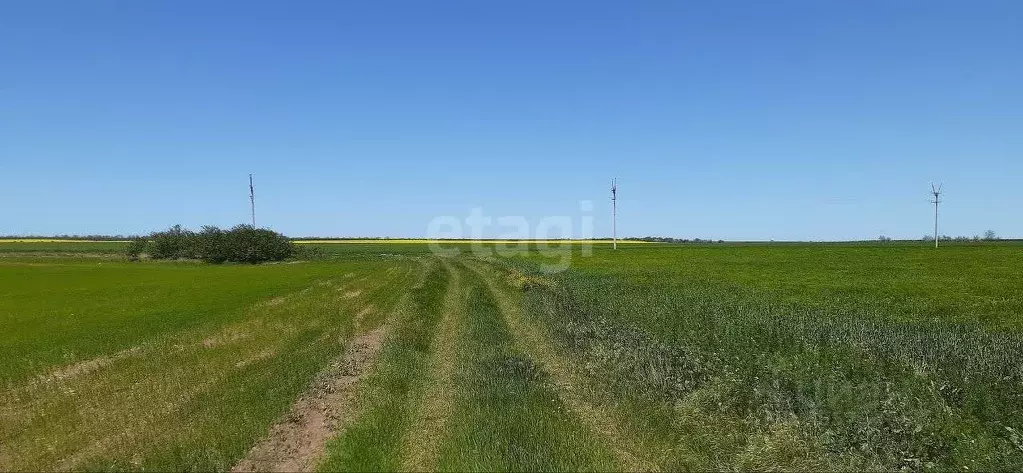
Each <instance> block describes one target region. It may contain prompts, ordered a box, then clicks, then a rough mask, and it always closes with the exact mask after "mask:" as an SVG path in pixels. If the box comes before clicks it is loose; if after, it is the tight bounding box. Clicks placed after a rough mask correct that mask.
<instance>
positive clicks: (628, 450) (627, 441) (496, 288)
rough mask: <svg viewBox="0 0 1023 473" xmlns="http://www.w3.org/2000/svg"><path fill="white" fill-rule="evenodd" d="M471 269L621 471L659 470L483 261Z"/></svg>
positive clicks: (519, 345)
mask: <svg viewBox="0 0 1023 473" xmlns="http://www.w3.org/2000/svg"><path fill="white" fill-rule="evenodd" d="M484 265H487V266H484ZM470 267H471V269H472V271H473V272H474V273H475V274H476V275H478V276H479V277H480V279H482V280H483V281H484V282H485V283H486V286H487V288H488V289H489V290H490V292H491V294H492V295H493V296H494V300H495V301H497V304H498V307H499V308H500V310H501V313H502V315H503V317H504V320H505V323H506V324H507V325H508V329H509V331H510V332H511V333H512V337H513V338H514V339H515V346H516V347H517V348H518V349H519V350H520V351H521V352H522V353H524V354H526V355H527V356H529V357H530V358H532V359H533V361H534V362H535V363H537V364H538V365H540V366H542V367H543V368H544V370H545V371H547V373H549V374H550V375H551V376H552V377H553V378H554V380H555V385H556V387H557V392H558V394H559V395H560V397H561V399H562V400H563V401H564V402H565V405H566V406H568V408H569V409H570V410H571V411H572V412H573V413H574V414H575V415H576V416H577V417H578V418H579V419H580V421H582V423H583V425H585V426H586V427H587V428H588V429H589V430H591V431H592V432H594V433H596V434H597V435H598V436H599V437H601V438H603V439H605V442H606V443H607V445H608V446H609V447H611V451H613V452H614V453H615V455H616V457H617V460H618V462H619V464H620V466H621V468H622V469H623V470H624V471H633V472H635V471H656V470H659V467H658V466H657V465H656V463H654V462H652V461H650V460H648V459H646V458H644V457H643V456H641V455H639V454H638V453H637V452H641V451H643V448H642V446H641V445H640V444H639V443H638V442H637V439H636V437H635V435H634V434H633V433H632V432H628V431H626V429H625V428H624V427H623V426H622V425H621V424H620V423H619V422H618V421H617V420H616V419H615V418H614V415H613V414H612V413H610V412H607V411H606V410H605V409H602V408H601V407H599V406H596V405H594V404H593V403H591V402H589V401H588V400H587V399H586V395H585V392H584V390H585V388H583V386H585V381H584V380H583V379H582V378H581V377H580V376H579V375H577V374H576V373H575V371H574V369H573V368H572V366H573V365H574V364H575V362H573V361H572V360H570V359H569V358H567V357H564V356H562V355H560V354H558V353H557V352H556V351H555V350H554V348H553V347H554V341H553V340H551V339H550V337H549V336H548V335H547V334H546V332H544V331H543V329H541V328H540V327H537V326H536V325H534V324H531V323H529V322H528V321H526V320H524V319H523V317H522V312H521V310H520V309H519V306H518V304H517V303H516V301H514V300H513V298H512V296H511V295H510V294H509V292H508V288H507V287H506V288H503V289H502V287H501V285H503V282H501V281H500V280H499V278H498V277H497V276H494V275H493V274H492V271H493V269H491V267H490V266H489V265H488V264H487V263H483V262H474V263H472V264H471V265H470ZM488 273H489V274H488Z"/></svg>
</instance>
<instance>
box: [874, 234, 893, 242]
mask: <svg viewBox="0 0 1023 473" xmlns="http://www.w3.org/2000/svg"><path fill="white" fill-rule="evenodd" d="M877 241H879V242H881V243H888V242H890V241H892V237H889V236H884V235H881V236H879V237H877Z"/></svg>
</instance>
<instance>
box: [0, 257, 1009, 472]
mask: <svg viewBox="0 0 1023 473" xmlns="http://www.w3.org/2000/svg"><path fill="white" fill-rule="evenodd" d="M123 245H124V244H123V243H116V242H115V243H104V242H83V243H66V242H33V243H15V242H0V360H2V361H3V363H2V364H0V389H2V390H3V394H2V396H0V470H4V471H8V470H16V471H38V470H143V469H144V470H161V471H163V470H207V471H208V470H231V469H236V470H239V471H241V470H314V469H318V470H324V471H335V470H346V471H367V470H403V471H423V470H449V471H495V470H500V471H510V470H516V471H520V470H530V471H536V470H564V471H579V470H591V471H608V470H629V471H641V470H642V471H651V470H672V471H674V470H801V471H805V470H821V469H829V470H843V471H848V470H889V471H891V470H946V471H947V470H958V471H973V470H982V471H991V470H1002V471H1019V470H1020V469H1023V432H1021V429H1023V363H1021V361H1020V360H1023V284H1020V282H1019V281H1020V274H1023V245H1021V244H1019V243H1005V242H1003V243H997V244H995V243H992V244H973V243H971V244H958V245H953V244H950V245H947V246H945V247H942V248H940V249H938V250H935V249H934V248H930V247H927V246H925V245H924V244H922V243H921V244H914V243H897V244H868V243H858V244H776V245H770V244H706V245H665V244H642V245H640V244H636V245H622V246H620V247H619V249H618V250H617V251H612V250H611V249H610V246H609V245H608V244H607V243H599V244H596V245H594V248H593V249H592V254H586V253H584V252H583V251H582V247H580V246H578V245H574V246H573V245H556V246H557V247H560V248H561V249H562V250H564V249H568V250H569V253H565V252H564V251H560V250H557V249H555V250H549V251H539V250H537V249H536V248H533V245H529V244H522V245H519V246H520V247H519V248H517V249H518V250H528V251H505V252H503V253H501V254H496V253H494V254H491V253H493V252H490V251H476V252H474V251H473V247H472V245H470V244H468V243H445V244H444V245H445V246H444V247H445V248H446V249H457V250H459V251H458V254H448V255H445V256H439V255H436V254H434V253H432V252H431V248H430V247H429V245H425V244H412V243H396V242H391V243H386V242H359V243H346V244H335V243H309V244H303V245H301V246H303V247H305V248H306V249H305V250H303V252H302V253H301V254H302V255H303V256H302V258H303V259H301V260H298V261H289V262H286V263H282V264H266V265H258V266H250V265H233V264H226V265H207V264H202V263H197V262H190V261H179V262H156V261H142V262H130V261H127V260H126V259H124V258H123V257H121V256H119V253H120V252H121V251H122V250H123V248H124V246H123ZM504 246H506V247H507V246H508V245H504ZM484 248H497V246H494V245H493V244H491V245H490V246H484ZM477 250H479V248H477ZM562 262H567V263H570V264H568V265H567V266H568V267H569V269H568V270H567V271H563V272H556V273H549V272H548V271H547V270H548V269H549V268H550V267H551V265H552V264H554V263H562Z"/></svg>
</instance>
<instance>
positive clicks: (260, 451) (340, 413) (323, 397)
mask: <svg viewBox="0 0 1023 473" xmlns="http://www.w3.org/2000/svg"><path fill="white" fill-rule="evenodd" d="M387 329H388V326H387V324H384V325H382V326H380V327H378V328H376V329H374V330H371V331H369V332H367V333H364V334H362V335H359V336H358V337H356V338H355V339H353V340H352V341H351V342H349V346H348V349H347V351H346V352H345V354H344V356H343V357H341V358H339V359H338V360H337V361H335V362H334V363H333V364H331V366H330V367H328V368H327V369H326V370H324V371H323V372H321V373H320V374H319V375H318V376H317V378H316V380H315V381H314V383H313V387H312V389H311V390H310V391H308V392H306V393H305V394H303V395H302V397H300V398H299V399H298V401H296V402H295V404H294V405H293V406H292V408H291V411H290V412H289V413H288V415H287V416H285V418H284V419H283V420H282V421H280V422H279V423H277V424H276V425H274V426H273V427H272V428H271V429H270V434H269V435H268V436H267V437H266V438H264V439H263V440H261V441H260V442H259V443H257V444H256V445H255V446H254V447H252V450H250V451H249V453H248V454H247V455H246V456H245V458H243V459H242V460H241V461H240V462H238V464H237V465H235V467H234V468H233V469H232V471H236V472H241V471H311V470H313V469H314V468H315V467H316V464H317V463H318V462H319V460H320V459H321V458H322V457H323V453H324V452H325V450H326V445H327V441H328V440H330V439H331V438H332V437H333V436H334V435H335V434H337V433H338V432H339V431H340V430H341V429H342V428H343V427H344V425H345V423H346V422H348V421H349V420H350V418H351V411H352V407H353V405H354V401H355V390H356V389H355V388H356V383H357V382H358V381H359V380H360V379H362V378H363V377H364V376H366V374H367V373H368V371H369V368H370V367H372V365H373V363H374V361H375V360H376V356H377V354H378V353H379V351H380V347H381V346H382V345H383V343H384V339H385V338H386V336H387Z"/></svg>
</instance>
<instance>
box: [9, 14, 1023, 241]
mask: <svg viewBox="0 0 1023 473" xmlns="http://www.w3.org/2000/svg"><path fill="white" fill-rule="evenodd" d="M1021 24H1023V2H1019V1H1015V0H1010V1H989V0H980V1H965V0H963V1H955V2H947V1H937V0H931V1H926V2H922V1H921V2H916V1H887V0H886V1H845V2H831V1H823V2H822V1H817V0H807V1H792V0H778V1H752V0H750V1H722V2H717V1H714V2H711V1H699V2H697V1H692V2H690V1H671V2H625V1H615V2H595V1H578V2H577V1H554V2H540V1H522V0H516V1H461V2H443V1H437V2H422V1H409V2H397V1H381V2H356V1H352V2H345V1H331V2H283V1H281V2H250V1H245V2H243V1H220V2H199V1H144V2H138V1H120V2H110V1H99V0H90V1H82V2H70V1H39V2H29V1H20V0H19V1H7V2H0V234H57V233H80V234H85V233H108V234H110V233H123V234H131V233H144V232H149V231H152V230H156V229H160V228H163V227H166V226H168V225H170V224H173V223H181V224H183V225H186V226H190V227H198V226H199V225H203V224H216V225H222V226H227V225H232V224H235V223H241V222H245V221H247V220H248V212H249V202H248V195H247V194H248V188H247V186H248V182H247V177H248V174H249V173H253V174H254V175H255V178H256V190H257V214H258V215H257V218H258V220H259V223H260V224H261V225H266V226H270V227H272V228H275V229H277V230H279V231H282V232H284V233H286V234H289V235H293V236H299V235H324V236H326V235H331V236H395V237H398V236H410V237H412V236H424V235H425V234H426V230H427V226H428V224H429V222H430V221H431V220H432V219H434V218H435V217H438V216H445V215H450V216H455V217H458V218H464V217H466V216H468V215H469V212H470V211H471V210H472V209H473V208H481V209H482V212H483V214H484V215H488V216H493V217H495V218H496V217H500V216H523V217H525V218H526V220H527V221H528V222H530V223H531V224H532V225H537V224H538V223H539V222H540V220H541V219H542V218H543V217H547V216H559V215H564V216H569V217H573V218H574V219H576V220H574V221H579V220H578V219H579V218H581V217H584V216H586V215H591V216H592V217H593V219H594V230H595V233H596V234H597V235H598V236H603V235H607V234H609V233H610V202H609V201H608V197H609V192H608V180H609V179H610V178H611V177H612V176H617V177H618V179H619V184H620V201H619V215H620V216H619V221H618V225H619V234H620V235H627V236H642V235H665V236H677V237H690V238H691V237H702V238H715V239H716V238H723V239H753V240H766V239H772V238H773V239H812V240H832V239H870V238H876V237H877V235H879V234H882V233H883V234H886V235H889V236H893V237H898V238H918V237H920V236H922V235H924V234H925V233H928V232H929V231H930V229H931V225H932V220H931V219H932V213H931V212H932V209H931V207H930V206H929V204H928V199H929V195H928V190H929V186H930V183H931V182H932V181H941V182H944V185H945V190H946V195H945V203H944V204H943V207H942V233H947V234H951V235H961V234H962V235H973V234H979V233H982V232H983V231H984V230H986V229H988V228H991V229H994V230H996V231H997V232H998V233H999V234H1000V235H1004V236H1016V237H1023V219H1021V218H1020V210H1019V209H1020V208H1023V28H1020V25H1021ZM583 200H590V201H593V211H592V212H590V213H589V214H586V213H582V212H580V210H579V208H580V206H579V202H580V201H583ZM502 231H503V230H502V229H501V228H496V227H494V228H491V229H489V230H488V231H487V234H486V235H485V236H496V235H497V234H500V233H502Z"/></svg>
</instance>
